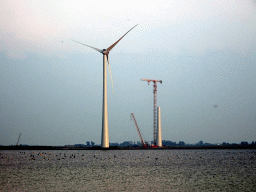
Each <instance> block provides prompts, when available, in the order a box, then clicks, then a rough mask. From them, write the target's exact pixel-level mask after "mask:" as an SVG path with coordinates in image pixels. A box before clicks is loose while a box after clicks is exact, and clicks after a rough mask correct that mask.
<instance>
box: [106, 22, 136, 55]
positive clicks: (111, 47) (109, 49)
mask: <svg viewBox="0 0 256 192" xmlns="http://www.w3.org/2000/svg"><path fill="white" fill-rule="evenodd" d="M137 25H138V24H137ZM137 25H135V26H134V27H136V26H137ZM134 27H133V28H134ZM133 28H131V29H130V30H129V31H128V32H126V33H125V34H124V35H123V36H122V37H121V38H120V39H119V40H118V41H117V42H115V43H114V44H113V45H111V46H110V47H109V48H107V50H108V52H110V51H111V49H113V48H114V47H115V46H116V44H117V43H118V42H119V41H120V40H121V39H122V38H123V37H124V36H125V35H126V34H127V33H129V32H130V31H131V30H132V29H133Z"/></svg>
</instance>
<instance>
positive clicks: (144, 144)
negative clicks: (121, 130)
mask: <svg viewBox="0 0 256 192" xmlns="http://www.w3.org/2000/svg"><path fill="white" fill-rule="evenodd" d="M131 118H132V119H133V121H134V124H135V127H136V129H137V131H138V133H139V137H140V140H141V143H142V145H143V147H147V143H145V142H144V140H143V138H142V135H141V133H140V129H139V126H138V124H137V121H136V119H135V116H134V115H133V113H131Z"/></svg>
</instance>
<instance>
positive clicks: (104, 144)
mask: <svg viewBox="0 0 256 192" xmlns="http://www.w3.org/2000/svg"><path fill="white" fill-rule="evenodd" d="M137 25H138V24H137ZM137 25H135V26H134V27H136V26H137ZM134 27H132V28H131V29H130V30H129V31H128V32H126V33H125V34H124V35H123V36H122V37H121V38H120V39H118V41H116V42H115V43H114V44H113V45H111V46H110V47H109V48H107V49H98V48H95V47H92V46H89V45H86V44H83V43H80V42H78V41H75V40H72V41H75V42H77V43H79V44H82V45H85V46H87V47H90V48H92V49H94V50H96V51H98V52H100V53H102V54H103V106H102V135H101V147H102V148H109V134H108V101H107V62H108V66H109V67H110V64H109V59H108V55H109V52H110V51H111V50H112V49H113V48H114V47H115V46H116V44H117V43H118V42H119V41H120V40H121V39H122V38H123V37H124V36H125V35H126V34H127V33H129V32H130V31H131V30H132V29H133V28H134ZM110 72H111V69H110ZM111 79H112V77H111ZM112 86H113V82H112Z"/></svg>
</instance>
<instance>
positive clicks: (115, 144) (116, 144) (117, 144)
mask: <svg viewBox="0 0 256 192" xmlns="http://www.w3.org/2000/svg"><path fill="white" fill-rule="evenodd" d="M109 146H119V143H109Z"/></svg>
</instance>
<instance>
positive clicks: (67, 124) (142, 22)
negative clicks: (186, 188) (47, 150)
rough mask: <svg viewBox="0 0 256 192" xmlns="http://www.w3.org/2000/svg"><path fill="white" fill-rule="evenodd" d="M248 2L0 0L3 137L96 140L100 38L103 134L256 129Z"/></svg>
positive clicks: (181, 137) (235, 139)
mask: <svg viewBox="0 0 256 192" xmlns="http://www.w3.org/2000/svg"><path fill="white" fill-rule="evenodd" d="M255 10H256V6H255V2H254V1H249V0H226V1H212V0H198V1H195V0H179V1H174V0H165V1H161V0H158V1H111V0H110V1H96V0H94V1H90V2H89V3H88V1H82V0H81V1H78V0H76V1H75V0H74V1H65V0H55V1H47V0H44V1H38V0H34V1H28V0H23V1H16V0H2V1H1V2H0V133H1V134H0V145H15V144H16V142H17V140H18V136H19V133H21V139H20V144H29V145H66V144H79V143H81V144H85V143H86V141H94V142H96V144H100V140H101V129H102V79H103V69H102V66H103V65H102V60H103V56H102V54H100V53H98V52H97V51H95V50H93V49H90V48H88V47H85V46H82V45H80V44H77V43H75V42H73V41H71V40H70V38H71V39H74V40H76V41H80V42H82V43H85V44H88V45H91V46H93V47H96V48H99V49H103V48H107V47H109V46H110V45H112V44H113V43H114V42H115V41H116V40H117V39H119V38H120V37H121V36H122V35H123V34H125V33H126V32H127V31H128V30H129V29H130V28H132V27H133V26H134V25H136V24H139V25H138V26H137V27H135V28H134V29H133V30H132V31H131V32H129V33H128V35H126V36H125V37H124V38H123V39H122V40H121V41H120V42H119V43H118V44H117V45H116V46H115V48H113V49H112V50H111V52H110V55H109V60H110V64H111V70H112V75H113V82H114V93H113V91H112V89H111V81H110V76H108V88H109V89H108V106H109V134H110V138H109V140H110V142H112V143H113V142H119V143H120V142H123V141H139V137H138V133H137V131H136V128H135V125H134V124H133V123H132V121H131V118H130V114H131V113H134V115H135V117H136V119H137V122H138V125H139V128H140V130H141V132H142V134H143V136H144V138H145V140H147V141H151V140H152V139H153V84H152V83H151V84H150V85H148V84H147V82H144V81H141V79H142V78H149V79H158V80H162V81H163V84H158V93H157V102H158V106H160V107H161V109H162V133H163V136H162V138H163V140H171V141H176V142H178V141H185V143H197V142H198V141H200V140H203V141H204V142H210V143H222V142H229V143H240V142H241V141H248V142H251V141H255V140H256V122H255V117H256V110H255V109H256V101H255V94H256V84H255V83H256V75H255V74H256V66H255V62H256V38H255V37H256V11H255Z"/></svg>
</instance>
